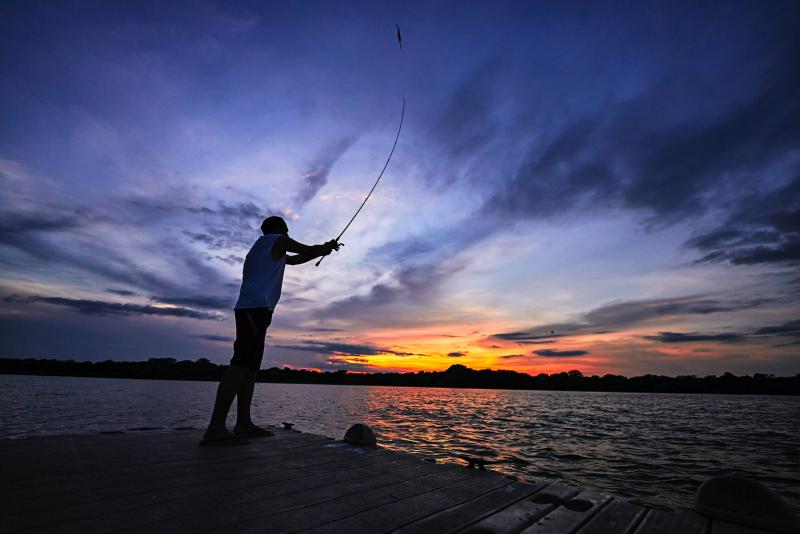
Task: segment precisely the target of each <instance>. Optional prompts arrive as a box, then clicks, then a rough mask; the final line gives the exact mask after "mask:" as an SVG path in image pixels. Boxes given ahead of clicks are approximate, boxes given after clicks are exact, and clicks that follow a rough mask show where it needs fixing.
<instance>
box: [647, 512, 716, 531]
mask: <svg viewBox="0 0 800 534" xmlns="http://www.w3.org/2000/svg"><path fill="white" fill-rule="evenodd" d="M708 527H709V521H708V519H706V518H705V517H703V516H701V515H700V514H698V513H695V512H691V511H689V510H686V511H682V512H681V513H678V512H673V511H667V510H655V509H653V510H650V511H648V513H647V515H646V516H645V517H644V519H642V522H641V524H640V525H639V527H638V528H637V529H636V531H635V532H636V534H662V533H663V534H674V533H676V532H680V533H681V534H705V533H706V531H707V530H708Z"/></svg>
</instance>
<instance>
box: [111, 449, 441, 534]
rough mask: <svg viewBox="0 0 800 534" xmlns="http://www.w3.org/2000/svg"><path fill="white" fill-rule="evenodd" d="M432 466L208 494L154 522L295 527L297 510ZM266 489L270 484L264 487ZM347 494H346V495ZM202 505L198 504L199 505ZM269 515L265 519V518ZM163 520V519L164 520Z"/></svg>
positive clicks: (165, 528) (163, 528) (300, 519)
mask: <svg viewBox="0 0 800 534" xmlns="http://www.w3.org/2000/svg"><path fill="white" fill-rule="evenodd" d="M429 468H430V466H429V465H427V464H423V463H421V462H420V464H419V465H414V466H409V467H404V468H401V469H396V470H392V471H389V472H376V473H373V474H371V475H364V474H361V475H360V476H357V477H354V478H352V479H349V480H346V481H341V482H337V481H336V480H331V479H330V478H324V479H322V480H320V481H319V484H318V485H315V486H314V487H311V488H308V489H303V490H299V491H294V492H291V493H282V494H281V495H276V496H269V495H268V494H267V495H264V494H261V493H259V491H253V492H252V494H251V495H249V498H248V499H246V500H244V499H243V500H236V501H235V502H227V503H226V502H222V503H220V502H218V501H217V499H218V498H223V499H224V497H225V495H221V494H215V495H208V496H206V498H205V499H204V500H203V501H202V502H197V501H196V500H195V501H194V502H190V503H186V504H187V507H186V509H185V510H177V511H178V512H179V513H178V514H175V513H174V512H175V510H174V509H173V510H167V511H166V515H165V517H163V518H157V519H158V520H157V521H156V522H154V523H153V524H152V526H153V527H156V526H157V528H158V530H159V532H186V531H187V530H188V531H192V532H196V531H200V530H209V529H221V530H226V531H236V532H245V531H247V529H246V528H245V526H246V525H247V524H248V522H249V524H251V525H256V527H255V530H260V531H263V530H264V525H268V526H269V529H270V530H271V531H277V530H292V529H296V528H300V527H302V525H303V524H304V521H305V519H306V513H305V512H301V513H299V514H297V513H295V512H296V511H297V510H307V509H309V508H310V507H313V506H315V505H319V504H320V503H325V502H328V501H331V500H333V499H336V498H353V496H354V495H355V496H357V497H356V498H357V499H358V500H361V499H362V497H360V496H359V495H361V494H366V495H370V494H372V493H375V492H378V491H381V490H382V489H383V488H385V487H392V486H396V485H398V484H403V483H407V482H408V481H410V480H414V479H417V478H421V477H435V476H437V475H438V474H441V473H438V474H431V472H430V470H429ZM264 489H265V491H266V490H267V489H268V486H264ZM343 496H344V497H343ZM198 505H199V506H198ZM281 517H283V518H284V521H283V522H284V524H285V523H286V520H285V518H286V517H291V518H292V519H293V520H294V523H292V524H291V525H290V526H289V527H288V528H287V527H284V528H283V529H279V528H278V527H277V526H275V525H276V523H277V521H278V520H277V519H276V518H281ZM264 518H266V522H265V521H264ZM162 519H163V520H162ZM149 525H150V523H145V524H143V525H141V526H138V527H136V528H132V529H126V530H125V531H126V532H137V531H138V532H140V531H141V530H142V528H141V527H145V529H146V528H149Z"/></svg>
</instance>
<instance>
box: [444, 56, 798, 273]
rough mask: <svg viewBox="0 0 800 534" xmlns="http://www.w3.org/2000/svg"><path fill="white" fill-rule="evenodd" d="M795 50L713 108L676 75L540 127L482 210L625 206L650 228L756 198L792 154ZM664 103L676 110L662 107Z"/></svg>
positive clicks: (791, 253)
mask: <svg viewBox="0 0 800 534" xmlns="http://www.w3.org/2000/svg"><path fill="white" fill-rule="evenodd" d="M796 57H797V45H794V44H790V45H789V46H787V47H785V49H784V50H782V51H778V52H774V55H773V57H772V64H767V65H766V66H765V67H764V69H763V70H762V72H761V75H760V77H759V78H760V79H759V82H758V83H752V84H747V85H745V84H742V85H740V86H737V87H736V91H726V93H725V95H724V96H725V98H716V99H714V105H712V106H710V105H708V103H707V102H706V101H705V100H697V101H695V100H689V101H687V100H686V94H687V92H690V93H693V94H694V93H696V87H692V85H691V82H690V81H689V80H684V79H682V78H680V77H677V76H676V77H675V78H674V79H666V80H663V81H662V82H660V83H656V84H654V85H652V86H651V87H649V88H648V89H646V90H644V91H642V92H641V93H640V94H639V95H638V96H637V97H635V98H631V99H627V100H619V101H617V102H613V101H612V102H608V103H607V104H606V105H605V106H604V107H602V108H600V109H596V110H594V111H587V112H585V114H583V115H582V116H581V115H578V116H575V117H573V118H571V119H568V120H566V121H565V122H562V123H560V124H559V123H557V124H558V126H556V127H553V126H550V127H549V128H548V127H547V126H545V125H542V127H541V128H540V130H541V132H540V133H539V135H536V136H533V137H534V139H533V141H531V142H530V145H529V146H528V148H527V150H526V151H525V155H524V157H523V158H522V162H521V164H520V165H519V166H518V167H517V169H516V170H515V171H513V172H510V173H509V174H508V175H507V177H504V178H503V179H500V180H497V182H498V183H499V186H498V187H496V188H495V190H494V191H491V192H490V194H488V195H487V201H486V203H485V205H484V207H483V210H482V211H483V213H485V214H487V215H490V216H492V217H495V218H498V219H504V220H507V219H512V220H516V219H519V218H530V219H545V218H551V217H562V216H564V214H566V213H582V212H589V213H591V212H596V211H598V210H608V209H627V210H631V211H634V212H637V213H641V214H642V215H644V216H645V217H646V220H647V222H648V224H649V225H650V226H664V225H669V224H673V223H676V222H686V218H687V217H688V218H691V219H695V220H696V219H697V218H698V217H699V216H701V215H703V214H706V213H707V212H708V211H709V210H710V209H718V208H719V207H721V206H723V205H724V206H732V207H733V208H734V210H733V211H736V209H735V208H736V207H737V206H740V205H741V206H744V205H746V204H747V201H748V198H749V197H750V196H751V195H750V194H749V191H748V189H747V188H746V186H747V185H748V184H750V183H752V182H753V180H755V179H758V178H761V179H765V178H766V177H767V176H768V175H769V174H770V173H774V167H775V163H776V162H781V161H785V160H787V158H789V159H791V158H795V157H796V156H795V155H793V154H796V149H797V146H798V145H800V128H798V127H797V124H799V123H800V103H799V102H798V99H797V98H796V95H797V94H798V93H800V73H798V69H796V68H794V64H795V62H796ZM720 96H722V95H720ZM453 99H454V100H457V96H453ZM665 109H670V110H674V113H672V115H671V116H670V115H667V114H666V113H665V112H663V111H660V110H665ZM519 111H521V110H519ZM765 181H766V180H765ZM734 184H740V185H741V187H740V188H739V191H740V192H739V193H731V191H732V190H733V189H732V188H733V187H735V185H734ZM794 198H795V199H796V198H797V196H795V197H794ZM722 201H724V202H725V204H722ZM794 244H796V243H795V241H794V240H792V243H790V245H791V246H788V247H787V248H785V249H783V248H778V249H776V250H772V251H769V250H754V251H753V253H754V254H753V255H745V256H741V257H738V258H736V261H737V262H738V263H740V264H741V263H748V262H749V263H752V262H765V261H786V260H787V259H793V258H795V257H796V256H795V255H796V253H797V250H796V248H795V246H794Z"/></svg>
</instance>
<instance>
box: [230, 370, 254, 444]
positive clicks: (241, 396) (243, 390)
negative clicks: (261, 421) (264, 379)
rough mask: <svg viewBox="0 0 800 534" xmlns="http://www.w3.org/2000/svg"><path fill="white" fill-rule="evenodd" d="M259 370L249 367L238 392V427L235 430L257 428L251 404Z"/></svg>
mask: <svg viewBox="0 0 800 534" xmlns="http://www.w3.org/2000/svg"><path fill="white" fill-rule="evenodd" d="M257 374H258V371H254V370H252V369H247V370H246V371H245V373H244V376H243V378H242V382H241V384H240V385H239V390H238V391H237V393H236V427H235V431H239V432H246V431H248V430H252V429H254V428H256V425H255V424H254V423H253V419H252V418H251V416H250V405H251V404H252V403H253V390H254V389H255V387H256V375H257Z"/></svg>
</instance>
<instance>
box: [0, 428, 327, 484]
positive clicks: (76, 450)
mask: <svg viewBox="0 0 800 534" xmlns="http://www.w3.org/2000/svg"><path fill="white" fill-rule="evenodd" d="M292 434H294V433H292ZM115 437H117V436H113V435H112V436H107V435H99V436H97V438H99V439H101V440H102V441H103V442H104V443H103V445H104V446H103V447H101V448H100V449H98V450H90V449H89V448H87V447H84V442H86V441H87V440H86V439H85V437H83V436H58V437H53V442H54V444H53V446H52V447H51V448H50V449H49V450H48V449H44V450H31V451H27V452H21V453H15V452H11V451H9V452H6V454H9V455H10V456H14V457H16V458H20V459H21V461H18V462H14V463H9V464H4V465H3V466H2V467H1V468H0V476H2V477H3V478H4V480H6V481H7V482H8V485H7V486H5V487H6V488H8V489H18V488H21V487H25V486H40V485H41V484H42V483H45V482H50V479H52V478H54V477H58V476H62V477H65V476H69V477H72V478H75V477H79V476H81V475H83V476H88V477H92V478H93V477H95V476H97V475H99V474H101V473H103V472H105V471H115V470H117V469H118V466H123V465H124V466H129V467H140V466H151V465H158V464H163V465H167V466H169V465H172V463H173V462H175V461H177V460H181V459H186V458H187V451H193V452H194V455H192V456H189V457H188V458H193V457H195V456H198V455H202V454H207V455H210V454H213V452H211V451H213V450H218V449H219V447H196V445H197V442H198V440H199V438H200V434H199V433H188V432H181V433H176V435H170V434H168V433H153V434H149V435H148V434H145V433H142V435H140V436H137V438H138V439H136V438H134V439H133V441H129V442H127V443H125V442H120V443H114V442H113V438H115ZM109 438H111V441H108V440H109ZM264 439H270V440H274V442H273V443H272V445H271V446H272V447H279V446H285V447H298V446H300V443H298V442H301V441H302V442H304V443H309V444H312V443H323V442H325V441H326V440H325V438H322V437H319V436H314V435H312V434H295V435H294V436H287V435H283V436H282V435H280V433H278V434H277V435H276V436H275V437H273V438H264ZM20 441H22V440H20ZM253 441H255V440H253ZM262 441H263V439H262ZM254 444H255V443H254ZM252 445H253V444H251V445H246V446H242V447H226V448H225V449H226V450H230V452H229V453H227V455H226V456H225V457H230V456H233V455H237V454H238V455H246V454H249V453H251V452H252ZM4 448H5V447H4Z"/></svg>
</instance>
